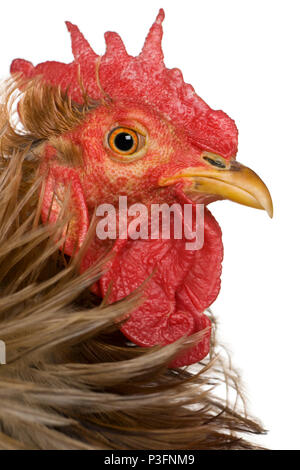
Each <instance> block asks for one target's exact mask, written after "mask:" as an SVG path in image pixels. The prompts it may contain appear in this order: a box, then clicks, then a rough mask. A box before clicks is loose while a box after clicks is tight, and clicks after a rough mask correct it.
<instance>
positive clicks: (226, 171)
mask: <svg viewBox="0 0 300 470" xmlns="http://www.w3.org/2000/svg"><path fill="white" fill-rule="evenodd" d="M211 155H212V156H213V157H216V155H214V154H211ZM210 160H212V159H210ZM224 166H225V165H224ZM179 179H186V180H188V181H189V182H192V184H191V185H190V186H189V191H192V192H197V193H204V194H209V195H216V196H220V197H222V198H223V199H229V200H230V201H234V202H237V203H239V204H243V205H245V206H249V207H255V208H256V209H262V210H266V211H267V213H268V214H269V216H270V217H273V203H272V198H271V195H270V193H269V190H268V188H267V186H266V185H265V183H264V182H263V181H262V180H261V179H260V177H259V176H258V175H257V174H256V173H254V171H252V170H251V169H250V168H247V167H246V166H244V165H242V164H241V163H239V162H236V161H232V162H231V164H230V166H229V167H228V168H222V169H221V168H220V169H218V168H210V167H205V168H203V167H193V168H187V169H185V170H182V171H180V172H178V173H176V174H175V175H173V176H171V177H167V178H162V179H161V180H160V185H161V186H169V185H171V184H174V183H175V182H176V181H178V180H179Z"/></svg>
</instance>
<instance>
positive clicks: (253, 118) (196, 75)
mask: <svg viewBox="0 0 300 470" xmlns="http://www.w3.org/2000/svg"><path fill="white" fill-rule="evenodd" d="M159 7H163V8H164V9H165V12H166V19H165V22H164V31H165V34H164V40H163V47H164V52H165V62H166V65H167V66H168V67H170V68H171V67H179V68H180V69H181V70H182V71H183V73H184V77H185V80H186V81H187V82H189V83H192V84H193V86H194V87H195V89H196V91H197V92H198V94H199V95H200V96H201V97H202V98H203V99H204V100H205V101H206V102H207V103H208V104H209V105H210V106H211V107H212V108H215V109H223V110H224V111H225V112H227V113H228V114H229V115H230V116H231V117H232V118H234V119H235V121H236V123H237V125H238V128H239V132H240V134H239V154H238V160H239V161H241V162H242V163H244V164H247V165H248V166H250V167H252V169H254V170H255V171H256V172H257V173H258V174H259V175H260V176H261V177H262V178H263V179H264V180H265V182H266V183H267V185H268V186H269V189H270V191H271V194H272V196H273V201H274V208H275V212H274V219H273V220H271V219H269V218H268V217H267V215H266V213H263V212H261V211H257V210H254V209H250V208H246V207H242V206H238V205H237V204H233V203H230V202H227V201H226V202H218V203H215V204H214V205H213V206H211V207H210V208H211V210H212V212H213V214H214V215H215V217H216V218H217V220H218V221H219V223H220V225H221V227H222V230H223V235H224V245H225V260H224V264H223V266H224V269H223V284H222V291H221V294H220V295H219V297H218V299H217V301H216V302H215V304H214V305H213V310H214V313H215V314H216V315H217V317H218V319H219V326H220V328H219V337H220V338H221V339H222V341H223V342H224V343H225V344H226V345H227V346H229V348H230V350H231V352H232V355H233V360H234V363H235V365H236V366H237V367H238V368H239V369H240V370H241V371H242V376H243V379H244V383H245V388H246V390H247V395H248V398H249V401H250V408H251V410H252V411H253V412H254V413H255V414H256V415H257V416H258V417H259V418H260V419H261V420H262V421H263V423H264V424H265V426H266V427H267V428H268V429H269V430H270V432H269V434H268V435H267V436H266V437H263V438H261V439H259V442H260V443H261V444H263V445H265V446H268V447H269V448H273V449H300V437H299V430H298V423H299V418H300V412H299V394H300V390H299V388H300V386H299V385H300V379H299V343H300V337H299V327H300V320H299V314H300V309H299V290H300V286H299V268H300V257H299V250H300V234H299V208H298V200H299V190H298V187H299V178H300V172H299V164H300V155H299V141H300V132H299V126H300V122H299V114H300V92H299V89H300V73H299V71H300V32H299V30H300V28H299V23H300V20H299V18H300V3H299V2H297V0H295V1H292V0H285V1H276V0H272V1H271V0H270V1H269V0H259V1H257V0H251V1H250V0H248V1H241V0H230V1H229V0H226V1H224V0H219V1H218V0H210V1H207V0H203V1H202V0H201V1H199V0H198V1H196V0H186V1H182V0H180V1H178V0H169V1H167V0H159V1H157V0H151V2H146V1H141V0H139V1H136V0H128V1H123V0H114V1H111V2H108V1H96V0H94V1H93V0H84V1H82V0H80V1H76V0H72V1H68V0H60V1H57V0H51V1H50V0H49V1H43V2H41V1H37V0H36V1H32V0H26V1H23V0H22V1H21V0H18V1H16V0H15V1H14V2H4V4H3V5H1V28H0V44H1V46H0V47H1V57H0V76H2V77H4V76H7V74H8V69H9V65H10V62H11V60H12V59H14V58H17V57H21V58H25V59H28V60H31V61H32V62H33V63H34V64H37V63H39V62H43V61H45V60H50V59H53V60H59V61H64V62H70V61H72V56H71V49H70V42H69V37H68V33H67V31H66V28H65V26H64V23H63V22H64V20H70V21H72V22H74V23H75V24H78V26H79V27H80V28H81V30H82V32H83V33H84V34H85V36H86V37H87V39H88V40H89V41H90V43H91V45H92V47H93V48H94V50H95V51H96V52H97V53H99V54H102V53H103V52H104V39H103V33H104V32H105V31H107V30H113V31H117V32H118V33H119V34H121V36H122V37H123V40H124V41H125V44H126V46H127V50H128V52H129V53H131V54H133V55H136V54H138V53H139V51H140V48H141V47H142V44H143V41H144V38H145V35H146V32H147V30H148V28H149V26H150V25H151V24H152V22H153V20H154V18H155V16H156V14H157V11H158V8H159ZM298 7H299V8H298Z"/></svg>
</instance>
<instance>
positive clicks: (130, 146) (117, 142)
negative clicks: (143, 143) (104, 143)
mask: <svg viewBox="0 0 300 470" xmlns="http://www.w3.org/2000/svg"><path fill="white" fill-rule="evenodd" d="M108 143H109V146H110V148H111V149H112V150H113V151H114V152H115V153H118V154H120V155H132V154H133V153H134V152H136V150H137V148H138V145H139V139H138V135H137V133H136V132H135V131H134V130H132V129H129V128H127V127H118V128H117V129H114V130H113V131H112V132H111V133H110V135H109V137H108Z"/></svg>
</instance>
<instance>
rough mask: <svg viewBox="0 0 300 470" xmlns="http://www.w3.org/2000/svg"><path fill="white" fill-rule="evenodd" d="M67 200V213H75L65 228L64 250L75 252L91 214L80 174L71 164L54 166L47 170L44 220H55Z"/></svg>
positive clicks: (43, 208) (42, 212)
mask: <svg viewBox="0 0 300 470" xmlns="http://www.w3.org/2000/svg"><path fill="white" fill-rule="evenodd" d="M64 203H68V204H69V205H68V207H67V208H66V210H67V212H66V213H67V214H68V212H69V211H70V210H71V211H72V217H71V220H70V222H69V224H68V227H66V229H65V231H64V232H65V233H67V238H66V240H65V243H64V252H65V253H66V254H67V255H72V254H74V252H76V251H77V249H78V248H80V246H81V245H82V243H83V241H84V239H85V237H86V234H87V231H88V228H89V215H88V210H87V206H86V202H85V197H84V194H83V189H82V185H81V182H80V179H79V176H78V174H77V173H76V172H75V170H74V169H72V168H66V167H60V166H53V167H50V169H49V170H48V175H47V177H46V185H45V190H44V195H43V202H42V210H41V216H42V221H43V223H48V222H50V223H55V222H56V221H57V220H58V218H59V216H60V215H61V213H62V210H63V209H64Z"/></svg>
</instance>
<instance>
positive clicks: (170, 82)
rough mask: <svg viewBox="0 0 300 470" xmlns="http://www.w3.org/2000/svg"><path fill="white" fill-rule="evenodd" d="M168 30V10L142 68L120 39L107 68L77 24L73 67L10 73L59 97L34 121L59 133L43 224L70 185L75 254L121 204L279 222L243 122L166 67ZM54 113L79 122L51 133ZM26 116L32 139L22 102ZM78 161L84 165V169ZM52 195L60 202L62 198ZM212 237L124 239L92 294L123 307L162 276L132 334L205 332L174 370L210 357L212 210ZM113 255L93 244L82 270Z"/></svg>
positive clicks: (209, 220) (48, 149) (15, 67)
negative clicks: (257, 214)
mask: <svg viewBox="0 0 300 470" xmlns="http://www.w3.org/2000/svg"><path fill="white" fill-rule="evenodd" d="M163 19H164V12H163V10H160V11H159V14H158V16H157V18H156V21H155V23H154V24H153V26H152V27H151V29H150V31H149V34H148V36H147V38H146V41H145V44H144V47H143V49H142V52H141V53H140V54H139V55H138V56H137V57H132V56H130V55H129V54H128V53H127V51H126V49H125V46H124V44H123V42H122V40H121V38H120V37H119V35H118V34H116V33H112V32H108V33H106V35H105V39H106V47H107V49H106V52H105V54H104V55H103V56H101V57H100V56H98V55H97V54H96V53H95V52H94V51H93V50H92V48H91V47H90V45H89V43H88V42H87V41H86V39H85V38H84V37H83V35H82V34H81V33H80V31H79V30H78V28H77V27H76V26H74V25H73V24H71V23H67V27H68V30H69V32H70V33H71V39H72V49H73V55H74V61H73V62H72V63H70V64H62V63H58V62H45V63H42V64H39V65H37V66H36V67H34V66H33V65H32V64H31V63H30V62H28V61H25V60H21V59H16V60H14V61H13V63H12V65H11V72H12V73H18V74H19V75H21V77H22V79H25V80H31V79H34V78H35V77H39V79H40V82H39V83H40V85H39V84H38V85H37V88H36V89H33V91H32V95H31V96H33V95H34V93H38V92H39V87H40V89H41V90H42V88H43V87H44V86H45V85H46V86H47V87H49V88H48V91H46V92H45V93H44V94H42V99H41V100H40V107H41V110H40V112H39V113H37V110H36V109H35V110H31V111H32V112H31V114H32V115H33V114H34V113H37V114H38V116H39V119H40V126H41V127H43V126H44V127H45V126H46V124H47V126H46V127H47V129H48V130H49V128H51V129H50V131H51V132H50V134H51V135H50V137H51V138H48V139H46V138H45V139H44V140H45V146H44V149H43V154H42V155H41V160H42V167H44V168H46V169H47V182H46V189H45V194H44V201H43V209H42V215H43V218H44V222H45V221H46V220H48V219H49V220H50V221H55V220H56V219H57V217H58V215H59V212H60V202H59V201H61V200H62V199H63V197H64V191H65V190H66V188H67V186H68V185H69V186H70V185H71V192H72V193H71V195H72V198H73V204H74V207H75V216H74V217H75V220H74V222H73V224H72V229H70V231H69V235H68V239H67V242H66V252H67V253H69V254H72V252H73V250H74V245H75V241H76V242H78V240H79V243H82V242H83V241H84V239H85V236H86V233H87V230H88V227H89V221H90V219H91V215H92V214H93V212H94V211H95V209H96V208H97V207H98V206H99V205H100V204H107V203H108V204H112V205H114V206H116V207H117V203H118V198H119V196H120V195H123V196H127V198H128V203H130V204H133V203H136V202H142V203H143V204H145V205H150V204H152V203H164V202H168V203H170V204H171V203H173V202H179V203H181V204H184V203H186V202H189V203H191V204H192V205H194V204H195V202H197V203H199V202H201V203H203V204H205V206H206V205H207V204H208V203H210V202H212V201H214V200H217V199H230V200H231V201H234V202H238V203H240V204H244V205H246V206H250V207H254V208H258V209H264V210H266V211H267V212H268V214H269V215H270V216H272V211H273V209H272V200H271V197H270V194H269V191H268V189H267V187H266V186H265V184H264V183H263V181H262V180H261V179H260V178H259V177H258V176H257V174H256V173H254V172H253V171H252V170H251V169H249V168H247V167H245V166H243V165H242V164H240V163H238V162H237V161H236V153H237V142H238V132H237V128H236V126H235V123H234V121H233V120H232V119H230V118H229V117H228V116H227V115H226V114H225V113H224V112H223V111H215V110H213V109H211V108H210V107H209V106H208V105H207V104H206V103H205V102H204V101H203V100H202V99H201V98H200V97H199V96H197V94H196V93H195V91H194V89H193V87H192V86H191V85H189V84H186V83H185V82H184V80H183V76H182V73H181V72H180V70H178V69H172V70H170V69H167V68H166V67H165V65H164V60H163V59H164V57H163V52H162V48H161V40H162V34H163V33H162V21H163ZM53 89H56V90H58V92H57V96H56V99H52V100H50V101H49V99H48V101H47V102H46V101H43V99H44V98H43V97H45V100H46V97H47V96H48V95H49V93H50V92H49V90H53ZM66 103H67V104H66ZM27 104H28V103H27ZM64 105H65V106H64ZM50 109H52V111H55V113H56V115H58V116H59V119H58V121H57V122H60V123H61V122H65V121H68V119H67V118H68V116H67V115H66V112H65V110H66V109H68V112H69V113H70V119H69V123H68V122H66V125H61V126H59V125H56V124H55V122H56V121H55V120H54V124H53V125H52V126H49V118H48V116H47V113H49V112H50ZM22 110H23V112H22ZM64 112H65V114H64ZM19 113H20V118H21V121H22V122H23V125H24V127H25V128H26V113H25V112H24V106H23V107H22V101H21V103H20V106H19ZM27 114H28V113H27ZM72 115H73V118H74V119H73V118H71V117H72ZM74 116H75V117H74ZM77 117H78V119H77ZM27 121H28V117H27ZM51 122H52V121H51ZM45 123H46V124H45ZM29 127H30V126H29V125H27V129H28V128H29ZM29 130H30V129H29ZM66 149H67V150H66ZM64 153H65V154H66V153H67V154H68V155H70V154H71V159H69V160H71V164H70V161H69V162H68V163H67V161H66V158H65V159H61V154H63V157H64ZM75 155H77V156H78V155H79V157H80V158H79V159H78V161H76V162H75V157H74V156H75ZM74 162H75V163H74ZM54 193H57V194H59V197H58V198H54V197H53V194H54ZM49 211H50V217H49ZM204 238H205V242H204V246H203V247H202V248H201V250H198V251H197V252H187V250H185V247H184V243H183V242H184V241H185V240H174V239H173V240H167V241H166V240H161V239H158V240H147V241H146V240H121V241H120V240H116V241H115V242H114V250H115V253H116V257H115V258H114V261H113V262H112V264H111V265H110V266H109V269H108V271H107V273H106V274H105V275H104V276H103V277H102V278H101V279H100V281H99V283H98V284H97V286H94V287H93V289H94V292H96V293H98V294H99V295H101V296H103V295H105V294H106V292H107V291H108V289H109V286H113V287H112V288H111V292H110V298H109V300H110V301H111V302H114V301H116V300H119V299H120V298H123V297H125V296H126V295H128V294H129V293H131V292H132V291H133V290H135V289H136V288H138V287H139V286H140V285H141V284H142V283H143V282H144V281H145V280H146V279H147V278H149V276H152V277H151V279H150V281H149V282H148V283H146V287H145V291H146V294H145V295H146V297H145V298H146V300H145V302H144V304H143V305H142V306H140V307H139V308H137V309H136V310H135V311H134V312H133V313H132V314H131V315H130V317H129V319H128V320H127V321H126V322H125V324H124V325H123V326H122V331H123V332H124V334H125V335H126V336H127V337H128V338H129V339H130V340H132V341H133V342H134V343H136V344H138V345H142V346H152V345H155V344H166V343H170V342H173V341H175V340H176V339H178V338H179V337H181V336H182V335H191V334H193V333H195V332H198V331H199V330H204V331H206V332H207V333H206V334H205V335H204V337H203V338H202V339H201V341H200V342H199V343H198V344H197V345H196V346H194V347H193V348H191V349H190V350H189V351H188V352H184V353H182V354H181V355H180V356H179V357H178V358H177V359H175V361H174V362H173V365H177V366H178V365H185V364H189V363H193V362H196V361H198V360H200V359H202V358H203V357H204V356H205V355H206V354H207V353H208V350H209V330H210V322H209V319H208V318H207V317H206V316H205V314H204V310H205V308H207V307H208V306H209V305H210V304H211V303H212V302H213V301H214V300H215V298H216V296H217V294H218V292H219V287H220V272H221V261H222V256H223V250H222V242H221V232H220V229H219V226H218V224H217V223H216V221H215V219H214V218H213V217H212V215H211V214H210V212H209V211H208V210H207V209H205V224H204ZM104 245H105V243H104V242H103V241H102V242H101V241H99V240H97V239H96V238H95V239H94V240H93V241H92V242H91V246H90V250H89V253H88V256H87V257H86V259H85V261H84V262H83V266H82V269H83V270H84V269H86V268H87V267H88V266H89V265H90V264H92V263H93V262H95V260H96V259H97V257H98V256H99V254H101V253H102V251H103V249H104ZM154 271H155V273H154V274H153V272H154Z"/></svg>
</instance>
